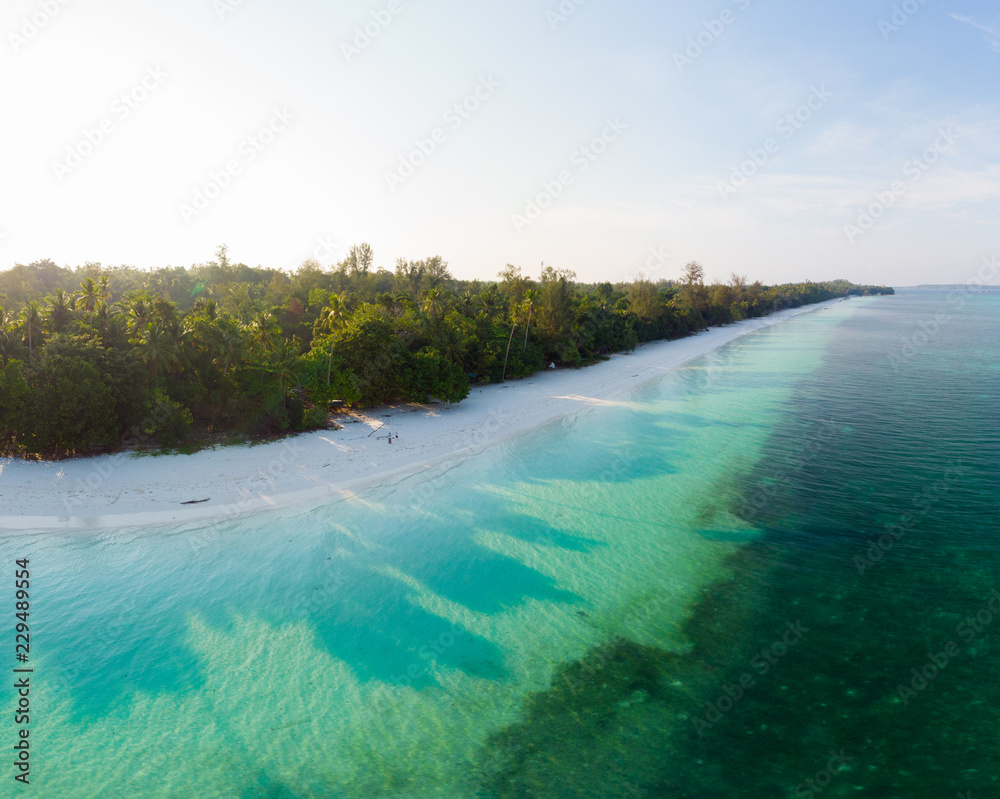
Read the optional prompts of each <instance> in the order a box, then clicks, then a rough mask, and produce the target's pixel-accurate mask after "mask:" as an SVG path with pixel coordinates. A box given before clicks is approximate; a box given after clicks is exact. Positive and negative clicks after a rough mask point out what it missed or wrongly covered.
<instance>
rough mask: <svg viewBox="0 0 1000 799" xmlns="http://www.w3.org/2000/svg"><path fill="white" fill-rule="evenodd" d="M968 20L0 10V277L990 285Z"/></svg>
mask: <svg viewBox="0 0 1000 799" xmlns="http://www.w3.org/2000/svg"><path fill="white" fill-rule="evenodd" d="M998 67H1000V8H998V7H997V5H996V4H995V3H994V2H986V0H946V2H938V1H937V0H905V1H904V2H898V1H897V2H882V0H837V2H835V3H834V2H815V1H813V2H804V1H803V0H772V1H771V2H766V3H765V2H763V0H704V1H703V0H684V2H679V1H677V0H675V1H674V2H659V3H653V2H640V1H639V0H636V1H635V2H627V1H624V2H623V1H622V0H619V1H618V2H611V0H532V1H529V0H504V1H503V2H492V3H490V2H478V3H474V2H468V1H467V0H466V1H465V2H459V1H458V0H384V1H383V0H372V1H371V2H368V1H361V0H358V1H356V2H346V1H340V0H326V1H325V2H321V0H281V1H280V2H278V0H170V2H163V1H162V0H159V1H158V2H154V1H153V0H5V2H4V3H3V6H2V10H0V102H2V107H3V109H4V111H5V117H6V119H5V124H3V125H0V185H2V187H3V190H2V192H0V268H9V267H11V266H13V265H14V264H16V263H30V262H33V261H37V260H41V259H44V258H51V259H52V260H53V261H55V262H56V263H58V264H60V265H63V266H73V267H75V266H79V265H83V264H84V263H86V262H100V263H103V264H104V265H106V266H108V265H119V264H127V265H132V266H137V267H142V268H156V267H163V266H189V265H191V264H195V263H205V262H208V261H211V260H213V258H214V254H215V252H216V250H217V248H218V247H219V245H221V244H223V243H224V244H226V245H227V246H228V248H229V257H230V260H232V261H234V262H243V263H247V264H249V265H251V266H257V265H261V266H266V267H272V268H281V269H287V270H294V269H296V268H298V267H299V265H301V264H302V263H303V261H305V260H307V259H310V258H313V259H316V260H317V261H319V262H320V264H322V265H323V266H324V267H326V266H329V265H332V264H335V263H336V262H337V261H339V260H340V259H342V258H343V257H344V255H345V253H346V252H347V250H348V248H349V247H350V246H351V245H352V244H356V243H360V242H368V243H370V244H371V245H372V247H373V249H374V253H375V265H376V266H382V267H385V268H388V269H392V268H393V266H394V264H395V262H396V259H398V258H406V259H410V260H415V259H421V258H426V257H430V256H433V255H440V256H442V257H443V258H444V259H445V260H446V261H447V262H448V263H449V265H450V270H451V272H452V274H453V275H455V276H456V277H460V278H466V279H472V278H479V279H494V278H495V277H496V275H497V273H498V272H499V271H500V270H501V269H502V268H503V267H504V265H505V264H508V263H509V264H514V265H516V266H520V267H521V268H522V269H523V270H524V271H525V273H527V274H529V275H532V276H537V275H538V273H539V271H540V269H541V266H542V264H543V263H544V264H545V265H551V266H554V267H556V268H560V269H570V270H573V271H574V272H575V273H576V274H577V277H578V279H580V280H583V281H588V282H590V281H598V280H611V281H623V280H632V279H635V278H636V277H638V276H640V275H642V276H646V277H650V278H652V279H654V280H657V279H662V278H666V279H671V278H678V277H679V276H680V274H681V270H682V268H683V266H684V264H685V263H687V262H688V261H692V260H697V261H699V262H700V263H701V264H703V266H704V268H705V274H706V277H708V278H711V279H726V278H728V276H729V275H730V274H731V273H737V274H740V275H745V276H747V277H749V278H750V279H751V280H754V279H758V280H761V281H762V282H764V283H781V282H797V281H800V280H806V279H811V280H827V279H834V278H841V277H843V278H847V279H849V280H852V281H854V282H856V283H876V284H886V285H896V286H906V285H915V284H920V283H966V282H969V281H970V280H972V279H974V278H975V277H976V276H977V275H980V276H981V277H982V276H984V275H985V276H986V277H987V280H986V282H989V283H1000V268H998V266H997V258H998V257H1000V224H998V219H1000V213H998V212H1000V135H998V134H1000V95H998V92H997V86H998V83H997V74H998Z"/></svg>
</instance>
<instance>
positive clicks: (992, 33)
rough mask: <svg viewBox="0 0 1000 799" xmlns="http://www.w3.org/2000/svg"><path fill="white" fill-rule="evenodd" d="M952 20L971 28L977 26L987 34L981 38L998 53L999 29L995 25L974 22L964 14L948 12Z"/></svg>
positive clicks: (999, 45)
mask: <svg viewBox="0 0 1000 799" xmlns="http://www.w3.org/2000/svg"><path fill="white" fill-rule="evenodd" d="M948 16H949V17H951V18H952V19H954V20H957V21H958V22H961V23H962V24H963V25H971V26H972V27H973V28H977V29H979V30H981V31H984V32H985V33H986V34H987V35H986V36H984V37H983V38H984V39H986V41H987V43H989V45H990V49H991V50H993V51H995V52H997V53H1000V29H998V28H997V27H996V26H992V27H991V26H989V25H983V24H981V23H979V22H976V21H975V20H974V19H973V18H972V17H967V16H965V15H964V14H949V15H948Z"/></svg>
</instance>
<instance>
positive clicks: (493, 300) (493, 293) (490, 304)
mask: <svg viewBox="0 0 1000 799" xmlns="http://www.w3.org/2000/svg"><path fill="white" fill-rule="evenodd" d="M479 302H480V303H481V304H482V306H483V311H485V312H486V315H487V316H488V317H490V318H491V319H492V318H493V313H494V311H496V309H497V287H496V286H495V285H494V286H490V287H489V288H488V289H486V291H484V292H483V293H482V294H480V295H479Z"/></svg>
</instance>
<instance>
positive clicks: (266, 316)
mask: <svg viewBox="0 0 1000 799" xmlns="http://www.w3.org/2000/svg"><path fill="white" fill-rule="evenodd" d="M250 330H251V332H252V333H253V340H254V341H256V342H257V343H258V344H260V346H261V347H263V348H264V349H265V350H270V349H273V348H274V345H275V343H276V341H277V339H278V336H280V335H281V328H280V327H278V322H277V320H275V318H274V314H272V313H271V311H262V312H260V313H258V314H256V315H255V316H254V318H253V321H251V322H250Z"/></svg>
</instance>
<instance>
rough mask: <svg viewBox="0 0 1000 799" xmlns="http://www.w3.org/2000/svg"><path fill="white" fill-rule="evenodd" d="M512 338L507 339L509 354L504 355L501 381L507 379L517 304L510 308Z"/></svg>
mask: <svg viewBox="0 0 1000 799" xmlns="http://www.w3.org/2000/svg"><path fill="white" fill-rule="evenodd" d="M510 320H511V325H510V338H508V339H507V354H506V355H504V356H503V372H502V373H501V375H500V382H501V383H502V382H503V381H504V380H506V379H507V359H508V358H509V357H510V342H512V341H513V340H514V329H515V328H516V327H517V306H515V307H513V308H511V310H510Z"/></svg>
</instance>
